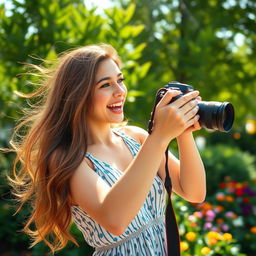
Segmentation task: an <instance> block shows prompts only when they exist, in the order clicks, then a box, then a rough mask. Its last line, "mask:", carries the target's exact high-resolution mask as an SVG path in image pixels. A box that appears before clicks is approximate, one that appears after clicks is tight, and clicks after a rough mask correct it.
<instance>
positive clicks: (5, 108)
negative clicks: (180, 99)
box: [0, 0, 256, 256]
mask: <svg viewBox="0 0 256 256" xmlns="http://www.w3.org/2000/svg"><path fill="white" fill-rule="evenodd" d="M255 10H256V0H209V1H205V0H190V1H189V0H152V1H148V0H112V1H111V0H108V1H106V0H105V1H93V0H92V1H87V0H85V1H83V0H72V1H71V0H59V1H57V0H36V1H31V0H0V147H8V146H9V140H10V136H11V134H12V131H13V127H14V126H15V125H16V124H17V122H18V119H19V118H20V117H21V108H23V107H25V106H27V102H26V101H25V100H24V99H23V98H20V97H19V96H17V94H15V91H21V92H24V93H28V92H31V91H32V90H33V89H34V86H33V85H32V84H31V82H36V80H35V78H33V77H28V76H24V75H20V74H22V73H24V72H25V71H26V70H25V68H24V63H34V64H41V63H42V60H41V59H46V60H54V59H56V57H57V55H58V54H59V53H61V52H63V51H65V50H67V49H69V48H74V47H77V46H83V45H87V44H94V43H100V42H104V43H108V44H111V45H113V46H114V47H115V48H116V49H117V50H118V52H119V55H120V56H121V58H122V60H123V73H124V75H125V77H126V85H127V87H128V90H129V93H128V98H127V103H126V109H125V112H126V118H127V119H128V120H129V123H130V124H132V125H138V126H141V127H143V128H145V129H146V127H147V123H148V120H149V117H150V112H151V109H152V105H153V101H154V97H155V94H156V91H157V90H158V89H159V88H160V87H162V86H163V85H165V84H167V83H168V82H169V81H180V82H183V83H187V84H191V85H193V86H194V88H195V89H197V90H199V91H200V95H201V96H202V98H203V100H205V101H210V100H214V101H229V102H232V104H233V105H234V107H235V113H236V117H235V122H234V126H233V128H232V130H231V131H230V132H229V133H222V132H218V131H216V132H212V131H209V130H206V129H202V130H201V131H198V132H196V133H195V134H194V136H195V138H196V142H197V145H198V147H199V149H200V152H201V155H202V157H203V160H204V163H205V167H206V172H207V186H208V193H207V198H206V201H205V202H204V203H202V204H190V203H188V202H185V201H184V200H181V199H180V198H178V197H176V196H173V202H174V207H175V210H176V215H177V219H178V222H179V229H180V234H181V249H182V255H183V256H197V255H224V256H229V255H240V256H241V255H248V256H255V255H256V243H255V241H256V218H255V217H256V179H255V178H256V156H255V153H256V146H255V145H256V68H255V67H256V30H255V28H256V22H255V20H256V13H255ZM170 129H171V127H170ZM171 150H172V152H174V154H177V146H176V144H175V143H172V145H171ZM13 157H14V155H13V154H2V153H1V154H0V170H1V172H0V194H1V197H0V255H1V256H16V255H19V256H20V255H24V256H25V255H26V256H29V255H33V256H42V255H50V254H49V253H48V251H49V250H48V248H46V246H45V245H44V244H38V245H37V246H35V247H34V248H32V249H28V248H29V242H30V241H29V238H28V237H27V236H26V235H25V234H23V233H22V232H20V230H21V228H22V223H23V221H24V220H25V218H26V216H27V215H28V213H29V210H30V206H29V205H27V206H26V207H25V208H24V210H23V211H22V212H21V213H19V214H18V215H13V214H14V212H15V204H14V203H13V201H12V196H11V194H10V191H9V187H8V185H7V180H6V174H7V172H9V171H10V170H11V168H12V160H13ZM124 200H125V199H124ZM71 231H72V233H73V234H74V235H75V237H77V240H78V242H79V244H80V247H79V248H77V247H75V246H74V245H72V244H69V245H68V246H67V248H66V249H64V250H63V251H61V252H58V253H56V255H63V256H69V255H70V256H71V255H72V256H80V255H81V256H82V255H83V256H85V255H92V252H93V250H92V249H91V248H90V247H89V246H88V245H86V243H85V242H84V240H83V237H82V235H81V233H80V232H79V231H78V230H77V229H76V228H75V227H74V226H72V227H71Z"/></svg>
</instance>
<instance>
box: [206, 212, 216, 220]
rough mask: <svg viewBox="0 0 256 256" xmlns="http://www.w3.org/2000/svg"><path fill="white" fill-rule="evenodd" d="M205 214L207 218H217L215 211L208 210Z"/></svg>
mask: <svg viewBox="0 0 256 256" xmlns="http://www.w3.org/2000/svg"><path fill="white" fill-rule="evenodd" d="M205 214H206V216H208V217H213V218H215V216H216V214H215V212H214V211H213V210H207V211H206V213H205Z"/></svg>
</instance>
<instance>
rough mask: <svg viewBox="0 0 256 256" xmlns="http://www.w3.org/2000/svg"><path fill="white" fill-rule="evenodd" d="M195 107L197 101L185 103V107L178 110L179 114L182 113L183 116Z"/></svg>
mask: <svg viewBox="0 0 256 256" xmlns="http://www.w3.org/2000/svg"><path fill="white" fill-rule="evenodd" d="M197 106H198V101H197V100H191V101H189V102H188V103H186V104H185V105H183V106H182V107H181V108H180V111H181V113H183V114H184V115H185V114H187V113H188V112H189V111H191V110H192V109H194V108H195V107H197Z"/></svg>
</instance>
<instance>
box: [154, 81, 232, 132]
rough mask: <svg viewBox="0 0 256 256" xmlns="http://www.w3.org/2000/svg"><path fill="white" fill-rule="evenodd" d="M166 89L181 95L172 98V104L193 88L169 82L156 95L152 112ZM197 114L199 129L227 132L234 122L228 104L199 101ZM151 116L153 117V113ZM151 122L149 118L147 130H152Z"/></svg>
mask: <svg viewBox="0 0 256 256" xmlns="http://www.w3.org/2000/svg"><path fill="white" fill-rule="evenodd" d="M168 89H174V90H179V91H181V92H182V93H181V94H180V95H178V96H176V97H174V98H172V100H171V101H170V103H171V102H174V101H175V100H177V99H178V98H180V97H182V95H184V94H186V93H188V92H191V91H193V86H191V85H187V84H182V83H179V82H169V83H168V84H167V85H165V86H164V87H162V88H160V89H159V90H158V92H157V94H156V99H155V104H154V110H155V107H156V105H157V103H158V102H159V101H160V100H161V98H162V97H163V96H164V95H165V93H166V92H167V91H168ZM198 107H199V110H198V113H197V114H199V116H200V118H199V123H200V125H201V127H203V128H207V129H211V130H218V131H221V132H229V131H230V130H231V128H232V125H233V122H234V116H235V113H234V107H233V105H232V104H231V103H230V102H217V101H199V103H198ZM154 110H153V112H152V115H154V112H155V111H154ZM152 122H153V120H152V118H151V120H150V122H149V130H151V129H152V126H153V123H152Z"/></svg>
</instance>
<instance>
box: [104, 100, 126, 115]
mask: <svg viewBox="0 0 256 256" xmlns="http://www.w3.org/2000/svg"><path fill="white" fill-rule="evenodd" d="M107 108H108V109H110V110H111V111H113V112H116V113H119V112H122V111H123V102H122V101H120V102H117V103H113V104H110V105H108V106H107Z"/></svg>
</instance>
